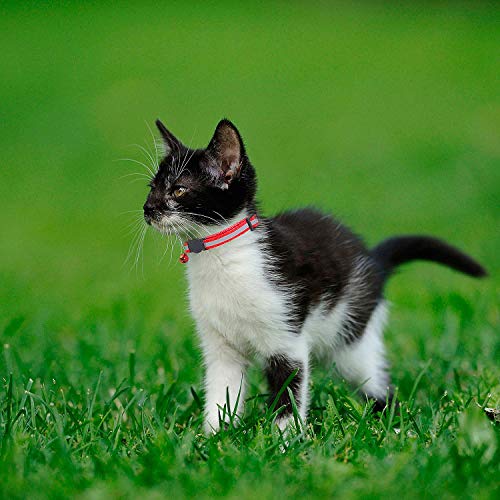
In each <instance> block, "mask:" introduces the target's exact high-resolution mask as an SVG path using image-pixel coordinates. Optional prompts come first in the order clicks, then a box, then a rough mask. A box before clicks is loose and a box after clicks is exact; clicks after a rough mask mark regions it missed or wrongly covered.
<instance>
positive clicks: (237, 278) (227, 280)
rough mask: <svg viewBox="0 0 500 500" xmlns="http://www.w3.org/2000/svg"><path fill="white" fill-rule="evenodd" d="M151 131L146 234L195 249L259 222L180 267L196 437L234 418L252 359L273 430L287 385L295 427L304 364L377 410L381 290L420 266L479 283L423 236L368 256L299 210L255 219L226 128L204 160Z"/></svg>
mask: <svg viewBox="0 0 500 500" xmlns="http://www.w3.org/2000/svg"><path fill="white" fill-rule="evenodd" d="M157 126H158V128H159V130H160V132H161V135H162V138H163V142H164V144H165V147H166V156H165V158H164V159H163V160H162V161H161V163H160V165H159V169H158V171H157V173H156V175H155V177H154V179H153V180H152V182H151V185H150V187H151V191H150V193H149V195H148V197H147V201H146V203H145V205H144V217H145V219H146V222H147V223H148V224H150V225H152V226H153V227H154V228H155V229H157V230H158V231H160V232H162V233H166V234H172V233H177V234H182V235H183V236H185V237H186V238H190V237H193V236H194V237H195V238H199V239H203V238H204V237H207V236H209V235H211V234H213V233H217V232H219V231H220V230H221V229H223V228H227V227H229V226H231V225H233V224H234V223H236V222H238V221H240V220H245V219H247V218H250V217H252V216H253V215H254V214H257V216H258V218H259V221H260V224H259V225H258V227H256V228H255V230H253V231H247V232H246V233H245V234H243V235H242V236H241V237H238V238H235V239H233V240H232V241H230V242H229V243H227V244H224V245H221V246H219V247H217V248H213V249H211V250H210V251H202V252H200V253H197V254H195V253H190V254H189V255H190V259H189V262H188V263H187V265H186V267H187V274H188V280H189V298H190V304H191V311H192V314H193V316H194V318H195V320H196V324H197V329H198V333H199V336H200V340H201V346H202V349H203V357H204V362H205V369H206V374H205V399H206V403H205V404H206V407H205V430H206V431H207V432H211V431H217V430H218V429H219V427H220V424H221V422H222V421H225V420H228V410H229V411H230V412H231V413H232V414H233V415H234V414H237V415H238V414H241V412H242V410H243V402H244V398H245V385H246V384H245V376H246V375H245V372H246V370H247V367H248V365H249V363H250V362H251V360H252V359H257V360H260V362H261V363H262V364H263V368H264V373H265V376H266V378H267V381H268V384H269V389H270V393H271V398H270V400H271V401H273V400H275V399H276V398H277V397H278V396H279V394H280V392H281V395H280V396H279V398H278V406H277V407H282V408H283V409H282V412H281V414H280V416H279V417H278V420H277V424H278V426H279V427H280V428H285V427H286V426H287V424H288V423H289V422H290V419H291V417H292V403H291V400H290V397H289V393H288V391H287V390H284V391H281V389H282V386H283V385H284V383H285V382H286V381H287V380H289V385H288V387H289V389H290V390H291V392H292V394H293V396H294V399H295V401H296V404H297V407H298V410H299V414H300V417H301V418H302V420H303V421H305V419H306V415H307V407H308V400H309V396H308V393H309V390H308V385H309V367H310V363H311V360H312V359H313V358H314V359H316V360H320V361H322V362H325V363H328V364H329V365H330V364H332V363H334V364H335V366H336V368H337V370H338V371H339V372H340V374H341V375H342V376H343V377H344V378H345V379H346V380H348V381H349V382H351V383H352V384H353V385H355V386H360V387H362V390H363V391H364V393H365V394H366V396H367V397H369V398H373V399H375V401H376V403H377V405H379V406H380V407H382V408H383V406H384V405H385V402H386V398H387V397H390V392H391V389H390V379H389V375H388V372H387V362H386V358H385V349H384V344H383V339H382V332H383V328H384V324H385V322H386V317H387V308H386V305H385V302H384V295H383V289H384V284H385V282H386V280H387V279H388V278H389V276H390V275H391V273H392V272H393V270H394V268H395V267H397V266H399V265H400V264H403V263H405V262H408V261H411V260H416V259H421V260H429V261H434V262H439V263H441V264H444V265H446V266H449V267H452V268H454V269H456V270H458V271H461V272H462V273H465V274H468V275H470V276H475V277H480V276H485V275H486V271H485V270H484V269H483V267H482V266H481V265H480V264H478V263H477V262H475V261H474V260H473V259H471V258H470V257H468V256H467V255H465V254H463V253H462V252H460V251H459V250H457V249H455V248H453V247H451V246H449V245H448V244H446V243H444V242H442V241H440V240H438V239H436V238H432V237H428V236H402V237H395V238H390V239H388V240H385V241H383V242H382V243H380V244H379V245H377V246H376V247H375V248H372V249H367V248H366V247H365V246H364V244H363V242H362V241H361V240H360V239H359V238H358V237H357V236H356V235H354V234H353V233H352V232H351V231H350V230H349V229H348V228H346V227H345V226H343V225H342V224H340V223H339V222H338V221H336V220H334V219H333V218H332V217H330V216H328V215H325V214H323V213H320V212H318V211H317V210H313V209H309V208H308V209H302V210H295V211H290V212H285V213H282V214H279V215H277V216H275V217H262V216H261V215H260V214H259V212H258V208H257V206H256V202H255V193H256V187H257V181H256V174H255V170H254V168H253V166H252V165H251V163H250V161H249V159H248V156H247V154H246V152H245V148H244V145H243V141H242V139H241V136H240V134H239V132H238V130H237V129H236V127H235V126H234V125H233V124H232V123H231V122H230V121H228V120H222V121H221V122H220V123H219V124H218V125H217V128H216V130H215V133H214V136H213V137H212V139H211V141H210V143H209V145H208V147H207V148H205V149H190V148H188V147H186V146H184V145H183V144H182V143H181V142H180V141H179V140H177V139H176V138H175V137H174V136H173V135H172V134H171V133H170V132H169V131H168V130H167V129H166V128H165V126H164V125H163V124H162V123H161V122H160V121H157ZM294 372H296V374H295V376H294V377H293V378H292V379H291V381H290V377H291V376H292V375H293V374H294ZM228 400H229V405H230V408H229V409H228V408H227V402H228Z"/></svg>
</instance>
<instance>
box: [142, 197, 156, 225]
mask: <svg viewBox="0 0 500 500" xmlns="http://www.w3.org/2000/svg"><path fill="white" fill-rule="evenodd" d="M142 208H143V209H144V220H145V221H146V222H147V223H148V224H149V225H151V221H152V220H153V219H154V216H155V213H156V209H155V207H154V205H152V204H150V203H148V202H146V203H145V204H144V206H143V207H142Z"/></svg>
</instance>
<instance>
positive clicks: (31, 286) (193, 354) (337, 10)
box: [0, 2, 500, 397]
mask: <svg viewBox="0 0 500 500" xmlns="http://www.w3.org/2000/svg"><path fill="white" fill-rule="evenodd" d="M0 12H1V15H0V51H1V54H0V75H1V78H0V124H1V128H0V130H1V133H0V162H1V169H0V207H1V209H0V228H1V233H2V237H1V244H0V277H1V278H0V279H1V286H0V332H2V331H3V332H4V335H3V338H2V343H3V344H6V345H7V347H5V349H7V348H8V350H9V353H10V354H9V353H4V358H3V360H2V361H1V364H0V369H1V373H0V376H1V377H2V379H3V380H4V381H5V380H7V374H8V373H9V372H13V373H14V376H15V377H16V380H18V381H19V383H20V384H23V383H24V382H25V381H26V380H27V378H28V377H32V378H33V379H34V380H38V381H41V382H43V381H44V380H47V379H50V378H52V377H54V378H55V379H57V380H58V383H59V381H60V380H66V381H67V383H70V382H71V384H77V385H78V384H81V386H82V387H84V386H86V385H87V384H88V385H90V384H94V383H95V380H96V378H97V374H98V373H99V371H100V370H104V375H103V376H104V379H105V380H108V382H109V384H113V383H115V381H116V380H118V379H119V378H120V377H121V376H124V375H126V374H127V373H128V370H129V366H128V364H127V363H128V362H127V356H128V353H129V352H130V351H131V350H135V351H136V352H137V360H138V368H137V378H138V380H139V381H142V382H143V383H145V384H147V383H149V382H151V377H153V378H154V377H158V378H162V377H163V379H167V380H170V379H173V378H175V377H180V378H181V379H183V380H185V383H186V391H188V388H189V385H190V384H199V382H200V377H201V367H200V363H199V354H198V350H197V348H196V340H195V338H194V333H193V326H192V323H191V319H190V318H189V315H188V313H187V308H186V301H185V290H186V286H185V281H184V279H183V268H182V266H180V265H178V264H177V263H176V260H175V259H174V261H173V263H172V264H171V265H170V266H168V265H167V264H168V257H167V258H165V259H163V261H162V262H160V259H161V256H162V254H163V251H164V248H165V245H166V243H165V241H164V240H161V239H160V238H157V237H155V236H154V235H153V234H149V233H148V235H147V238H146V242H145V247H144V255H143V259H142V262H141V263H140V265H139V269H138V270H135V269H131V264H130V263H125V259H126V256H127V253H128V250H129V247H130V244H131V240H132V236H131V235H130V234H128V229H127V227H128V225H129V224H130V222H131V221H133V220H134V218H135V217H136V214H133V213H127V212H128V211H131V210H137V209H141V207H142V204H143V203H144V199H145V196H146V193H147V188H146V182H145V181H144V182H142V181H139V182H135V181H134V182H131V180H133V179H134V178H133V177H124V176H126V175H127V174H130V173H133V172H139V171H141V167H140V166H139V165H137V164H135V163H133V162H127V161H117V160H119V159H122V158H129V159H132V160H137V161H144V160H145V158H144V156H143V154H142V152H141V150H140V148H139V147H137V146H134V144H139V145H141V146H143V147H145V148H149V149H152V147H153V139H152V136H151V134H150V131H149V130H148V126H150V127H153V124H154V119H155V118H157V117H159V118H161V119H162V120H163V121H164V122H165V123H166V125H167V126H168V127H169V128H170V129H171V130H172V131H173V132H174V133H175V134H176V135H177V136H178V137H179V138H181V139H182V140H183V141H184V142H185V143H187V144H189V145H192V146H198V147H201V146H204V145H206V144H207V143H208V141H209V139H210V137H211V134H212V132H213V129H214V127H215V125H216V123H217V121H218V120H219V119H220V118H222V117H228V118H230V119H231V120H233V121H234V122H235V123H236V125H237V126H238V127H239V129H240V132H241V133H242V135H243V137H244V139H245V141H246V145H247V150H248V153H249V155H250V158H251V160H252V162H253V163H254V165H255V167H256V169H257V172H258V175H259V180H260V192H259V198H260V200H261V202H262V207H263V211H264V213H266V214H272V213H273V212H275V211H278V210H283V209H286V208H289V207H297V206H302V205H306V204H311V205H316V206H319V207H321V208H323V209H324V210H326V211H329V212H333V213H335V214H336V215H337V216H338V217H340V218H341V219H342V220H343V221H344V222H346V223H347V224H348V225H350V226H351V227H353V228H354V229H355V230H356V231H357V232H359V233H360V234H362V235H363V236H365V238H366V240H367V242H368V243H369V244H370V245H371V244H374V243H375V242H377V241H379V240H381V239H382V238H384V237H386V236H389V235H393V234H397V233H408V232H409V233H429V234H434V235H438V236H441V237H443V238H445V239H446V240H448V241H450V242H452V243H454V244H456V245H457V246H459V247H460V248H462V249H464V250H466V251H467V252H469V253H470V254H471V255H473V256H475V257H477V258H478V259H479V260H480V261H481V262H482V263H484V264H485V265H486V267H487V268H488V269H489V271H490V273H491V277H490V278H488V280H485V281H474V280H471V279H469V278H466V277H464V276H461V275H458V274H454V273H453V272H451V271H449V270H446V269H443V268H440V267H437V266H433V265H431V264H415V265H413V266H411V267H410V268H408V269H405V270H404V271H403V272H402V273H401V274H400V276H398V277H396V278H395V279H394V280H393V281H392V282H391V285H390V287H389V290H388V296H389V299H390V300H391V301H393V302H394V304H395V305H394V311H393V320H392V323H391V326H390V328H389V332H388V340H389V352H390V358H391V359H392V360H394V364H395V367H394V373H395V378H396V381H399V382H400V383H401V384H402V385H403V387H404V386H405V380H406V381H407V383H406V387H407V389H406V392H407V393H408V392H409V391H410V388H411V383H412V382H411V381H412V380H413V379H414V377H415V376H416V373H417V372H418V369H417V367H416V364H418V363H419V362H424V361H426V360H427V358H428V357H429V356H436V357H437V358H440V357H444V358H446V359H448V361H449V362H450V363H452V362H453V360H454V359H455V360H457V361H456V362H457V363H458V364H460V363H465V364H466V365H467V366H469V365H468V363H472V364H473V365H474V367H475V369H480V371H481V370H482V369H483V368H484V369H485V370H486V371H488V372H491V371H492V370H493V371H494V370H495V366H496V362H495V359H496V361H498V352H499V351H498V349H499V348H498V342H497V341H496V337H495V336H494V334H493V333H492V332H494V331H495V328H496V327H497V326H498V297H499V295H498V284H499V279H498V253H499V250H500V236H499V215H500V212H499V193H500V140H499V130H500V91H499V89H500V86H499V77H498V75H499V74H500V59H499V47H500V32H499V21H500V9H499V8H498V4H496V3H490V4H489V3H486V2H484V3H483V2H475V3H468V2H463V3H460V2H450V3H446V2H439V3H429V2H414V3H412V4H411V5H408V6H406V7H405V8H402V7H400V6H397V5H395V4H393V3H389V2H387V3H383V2H358V3H350V2H314V3H306V2H281V3H270V4H265V3H240V4H236V3H223V2H213V3H187V2H178V3H176V2H165V3H151V2H120V3H111V2H84V3H83V2H82V3H80V2H70V3H57V4H56V3H52V2H48V3H41V2H12V3H9V2H3V3H2V4H1V6H0ZM177 254H178V252H177V249H176V250H175V252H174V257H177ZM450 304H451V306H450ZM449 307H451V308H452V309H453V310H457V311H466V316H467V317H472V316H474V311H475V310H480V311H481V313H480V314H479V317H478V318H477V317H476V320H475V321H476V322H475V323H473V325H474V326H473V327H471V329H470V330H468V331H466V333H464V334H463V337H461V338H460V340H458V341H457V339H456V338H455V337H453V335H454V334H453V328H452V333H450V330H449V328H451V327H450V325H449V323H448V322H447V321H448V319H446V318H448V316H446V315H447V312H446V311H447V310H448V308H449ZM436 311H438V313H436ZM457 314H462V313H461V312H460V313H457ZM464 314H465V313H464ZM443 331H444V332H445V333H446V332H448V333H447V335H448V336H447V337H446V339H447V341H445V342H442V341H441V340H440V336H441V335H442V334H443ZM478 332H481V334H479V333H478ZM497 333H498V332H497ZM432 339H433V340H432ZM429 346H430V347H429ZM450 346H451V347H450ZM12 353H13V354H12ZM457 353H459V354H460V356H461V357H460V356H459V357H458V358H457ZM464 360H465V361H464ZM469 360H470V361H469ZM408 363H409V364H408ZM478 367H479V368H478ZM481 367H482V368H481ZM443 370H444V371H445V372H446V370H447V369H443ZM446 373H448V372H446ZM179 374H180V375H179ZM163 379H162V380H163ZM154 380H155V381H156V378H155V379H154ZM54 383H55V382H54ZM61 383H62V382H61ZM151 383H152V382H151ZM155 383H156V382H155ZM429 383H431V382H429ZM407 395H408V394H407ZM186 397H187V396H186Z"/></svg>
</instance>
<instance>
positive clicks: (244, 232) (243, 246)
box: [181, 209, 264, 267]
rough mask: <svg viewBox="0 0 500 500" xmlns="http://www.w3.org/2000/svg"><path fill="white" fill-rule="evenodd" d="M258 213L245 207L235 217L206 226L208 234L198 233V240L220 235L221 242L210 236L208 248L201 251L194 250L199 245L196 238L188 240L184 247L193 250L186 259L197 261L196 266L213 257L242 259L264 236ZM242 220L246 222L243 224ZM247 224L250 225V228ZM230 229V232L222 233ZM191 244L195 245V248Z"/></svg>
mask: <svg viewBox="0 0 500 500" xmlns="http://www.w3.org/2000/svg"><path fill="white" fill-rule="evenodd" d="M256 215H257V214H256V212H255V211H250V210H248V209H243V210H241V211H240V212H238V213H237V214H236V215H235V216H234V217H232V218H231V219H228V220H225V221H224V222H223V223H221V224H218V225H215V224H212V225H210V226H208V225H207V226H205V228H204V231H205V232H206V234H203V235H202V234H199V233H198V234H199V236H198V238H197V240H198V242H199V240H200V239H201V240H205V239H206V238H207V237H209V236H211V237H214V236H215V237H219V236H220V243H219V244H215V243H218V240H214V239H213V238H209V241H208V242H207V241H205V242H204V243H205V245H206V247H205V248H206V250H205V251H201V252H199V251H196V250H194V247H195V246H196V247H197V246H198V245H199V243H198V242H197V241H196V240H194V241H193V240H191V241H190V242H187V243H186V246H185V247H184V249H185V250H187V249H188V248H189V249H190V250H191V252H189V251H188V250H187V253H188V255H189V257H187V258H186V261H187V260H190V261H191V260H192V261H193V263H192V265H193V264H194V263H195V262H196V263H197V264H195V266H196V267H197V265H199V264H201V263H202V262H203V261H205V263H207V261H211V260H213V258H217V257H219V258H220V257H223V256H224V258H226V257H228V258H229V261H238V260H240V259H241V258H243V254H245V253H246V252H247V250H248V249H250V248H251V247H255V246H256V244H257V242H258V241H259V240H261V239H262V237H263V236H264V234H263V232H262V228H259V227H258V226H259V225H260V220H259V219H258V218H256ZM242 222H243V223H244V224H242ZM246 224H248V226H250V230H249V228H248V226H247V225H246ZM228 231H229V233H226V234H220V233H224V232H228ZM211 243H212V244H214V246H210V244H211ZM195 244H196V245H195ZM191 245H193V248H192V247H191ZM202 245H203V244H202ZM184 255H186V254H184ZM181 257H182V256H181Z"/></svg>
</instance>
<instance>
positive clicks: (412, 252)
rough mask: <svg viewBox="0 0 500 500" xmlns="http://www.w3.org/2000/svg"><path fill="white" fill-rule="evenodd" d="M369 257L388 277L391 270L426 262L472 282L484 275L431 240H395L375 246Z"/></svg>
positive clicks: (467, 259) (459, 255)
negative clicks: (372, 258) (410, 263)
mask: <svg viewBox="0 0 500 500" xmlns="http://www.w3.org/2000/svg"><path fill="white" fill-rule="evenodd" d="M371 253H372V255H373V257H374V258H375V259H376V261H377V262H378V263H379V264H380V265H381V266H382V269H383V272H384V274H385V276H386V277H388V276H389V275H390V274H391V272H392V271H393V269H394V268H396V267H397V266H400V265H401V264H404V263H406V262H410V261H412V260H428V261H432V262H438V263H440V264H444V265H445V266H448V267H451V268H452V269H455V270H456V271H460V272H461V273H464V274H468V275H469V276H473V277H475V278H482V277H484V276H486V275H487V272H486V270H485V269H484V267H483V266H481V264H479V263H478V262H476V261H475V260H473V259H472V258H471V257H469V256H468V255H466V254H464V253H463V252H461V251H460V250H458V249H457V248H455V247H453V246H451V245H448V243H445V242H444V241H442V240H439V239H438V238H433V237H431V236H396V237H394V238H389V239H387V240H384V241H382V242H381V243H379V244H378V245H377V246H376V247H375V248H373V249H372V252H371Z"/></svg>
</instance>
